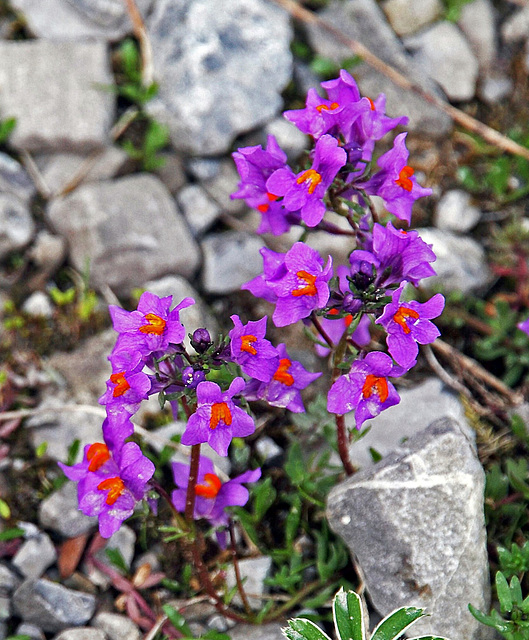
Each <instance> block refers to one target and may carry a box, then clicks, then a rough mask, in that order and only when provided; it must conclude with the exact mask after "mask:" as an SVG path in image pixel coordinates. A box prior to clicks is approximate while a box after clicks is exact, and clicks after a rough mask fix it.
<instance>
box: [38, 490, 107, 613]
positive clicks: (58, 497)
mask: <svg viewBox="0 0 529 640" xmlns="http://www.w3.org/2000/svg"><path fill="white" fill-rule="evenodd" d="M39 524H40V525H41V526H42V527H44V528H46V529H50V530H52V531H55V532H56V533H60V534H61V535H62V536H64V537H65V538H76V537H77V536H80V535H81V534H83V533H87V532H88V531H90V530H92V529H95V527H96V525H97V518H95V517H93V518H89V517H88V516H85V515H84V513H82V512H81V511H79V506H78V503H77V486H76V484H75V482H70V481H68V482H66V484H64V485H63V486H62V487H61V488H60V489H59V490H58V491H55V492H54V493H52V494H51V496H48V497H47V498H46V499H45V500H43V501H42V502H41V503H40V505H39ZM37 624H38V622H37Z"/></svg>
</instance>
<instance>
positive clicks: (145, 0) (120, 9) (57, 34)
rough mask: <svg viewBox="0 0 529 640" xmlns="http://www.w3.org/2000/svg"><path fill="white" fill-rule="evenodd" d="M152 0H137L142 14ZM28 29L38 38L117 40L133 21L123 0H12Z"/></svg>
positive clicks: (127, 31) (130, 26)
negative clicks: (24, 19)
mask: <svg viewBox="0 0 529 640" xmlns="http://www.w3.org/2000/svg"><path fill="white" fill-rule="evenodd" d="M151 3H152V0H136V4H137V6H138V8H139V10H140V12H141V13H142V14H143V15H144V16H145V15H146V13H147V10H148V9H149V6H150V5H151ZM11 5H12V6H13V8H15V9H18V10H19V11H21V12H22V13H23V14H24V16H25V18H26V20H27V23H28V27H29V28H30V29H31V31H32V32H33V33H34V34H35V35H36V36H38V37H40V38H47V39H52V40H77V39H79V38H101V39H105V40H120V39H121V38H122V37H123V36H125V35H126V34H127V33H132V23H131V21H130V18H129V16H128V12H127V7H126V4H125V2H123V0H45V2H43V1H42V0H12V2H11Z"/></svg>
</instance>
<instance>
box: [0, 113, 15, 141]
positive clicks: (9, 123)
mask: <svg viewBox="0 0 529 640" xmlns="http://www.w3.org/2000/svg"><path fill="white" fill-rule="evenodd" d="M16 124H17V120H16V118H6V119H5V120H0V145H4V144H6V142H7V140H8V138H9V136H10V135H11V134H12V133H13V129H14V128H15V126H16Z"/></svg>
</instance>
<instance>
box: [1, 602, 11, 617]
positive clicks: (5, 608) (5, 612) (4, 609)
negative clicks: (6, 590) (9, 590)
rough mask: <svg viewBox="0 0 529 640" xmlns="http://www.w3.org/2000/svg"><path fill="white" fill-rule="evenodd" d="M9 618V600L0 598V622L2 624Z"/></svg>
mask: <svg viewBox="0 0 529 640" xmlns="http://www.w3.org/2000/svg"><path fill="white" fill-rule="evenodd" d="M10 617H11V600H10V599H9V598H8V597H7V596H0V621H1V622H4V621H5V620H9V618H10Z"/></svg>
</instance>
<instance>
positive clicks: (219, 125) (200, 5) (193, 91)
mask: <svg viewBox="0 0 529 640" xmlns="http://www.w3.org/2000/svg"><path fill="white" fill-rule="evenodd" d="M218 9H219V8H218V6H217V5H215V3H212V2H210V1H209V0H159V1H158V2H157V3H156V6H155V7H154V11H153V14H152V16H151V18H150V20H149V21H148V30H149V36H150V39H151V43H152V49H153V59H154V69H155V74H156V77H157V78H158V80H159V83H160V92H159V94H158V96H157V97H156V98H155V99H154V100H152V101H151V102H150V103H149V111H150V112H151V114H153V115H154V116H155V117H156V118H157V119H158V120H160V121H162V122H166V123H167V124H168V125H169V127H170V130H171V139H172V141H173V144H174V146H175V148H176V149H177V150H179V151H185V152H187V153H190V154H195V155H215V154H221V153H223V152H225V151H227V150H228V149H229V146H230V144H231V142H232V140H233V138H235V136H236V135H237V134H239V133H242V132H244V131H248V130H250V129H253V128H255V127H257V126H259V125H260V124H263V123H265V122H266V121H267V120H270V119H271V118H272V117H273V116H274V115H275V113H276V112H277V110H278V109H279V108H280V106H281V96H280V92H281V90H282V89H283V88H284V87H285V85H286V84H287V83H288V81H289V80H290V75H291V70H292V56H291V53H290V49H289V45H290V39H291V36H292V33H291V29H290V25H289V19H288V16H287V14H286V13H285V12H284V11H283V10H281V9H279V8H278V7H277V6H275V5H273V4H272V3H268V2H264V1H263V0H246V1H245V2H244V4H241V2H240V1H239V0H224V2H223V3H222V11H219V10H218ZM167 25H171V28H170V29H168V28H167ZM270 33H273V34H274V37H273V38H271V37H270Z"/></svg>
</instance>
